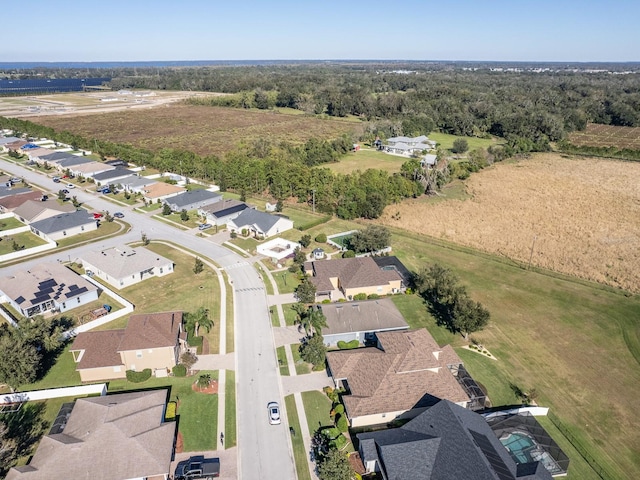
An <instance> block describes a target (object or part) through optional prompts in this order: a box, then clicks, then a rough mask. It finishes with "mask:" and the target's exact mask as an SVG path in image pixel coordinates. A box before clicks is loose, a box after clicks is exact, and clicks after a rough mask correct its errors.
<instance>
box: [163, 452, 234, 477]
mask: <svg viewBox="0 0 640 480" xmlns="http://www.w3.org/2000/svg"><path fill="white" fill-rule="evenodd" d="M194 455H204V456H205V458H216V457H217V458H219V459H220V477H219V478H220V479H223V480H224V479H226V480H235V479H237V478H238V448H237V447H233V448H229V449H227V450H208V451H206V452H183V453H176V458H175V459H174V460H173V461H172V462H171V470H170V471H171V478H173V473H174V472H175V471H176V466H177V465H178V462H181V461H182V460H186V459H188V458H189V457H192V456H194Z"/></svg>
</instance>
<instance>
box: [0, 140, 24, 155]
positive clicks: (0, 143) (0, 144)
mask: <svg viewBox="0 0 640 480" xmlns="http://www.w3.org/2000/svg"><path fill="white" fill-rule="evenodd" d="M19 141H20V139H19V138H18V137H0V152H8V151H9V147H8V145H11V144H12V143H14V142H19Z"/></svg>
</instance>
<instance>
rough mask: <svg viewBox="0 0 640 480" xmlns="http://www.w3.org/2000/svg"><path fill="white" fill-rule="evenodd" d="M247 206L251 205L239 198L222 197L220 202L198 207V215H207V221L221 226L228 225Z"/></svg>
mask: <svg viewBox="0 0 640 480" xmlns="http://www.w3.org/2000/svg"><path fill="white" fill-rule="evenodd" d="M247 208H250V207H249V205H247V204H246V203H244V202H241V201H239V200H233V199H222V200H221V201H219V202H216V203H213V204H210V205H205V206H204V207H201V208H198V215H200V216H201V217H205V218H206V219H207V223H211V224H212V225H216V226H220V225H226V224H227V223H228V222H229V220H233V219H234V218H236V217H237V216H238V215H240V214H241V213H242V212H243V211H244V210H246V209H247Z"/></svg>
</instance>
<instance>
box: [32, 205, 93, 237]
mask: <svg viewBox="0 0 640 480" xmlns="http://www.w3.org/2000/svg"><path fill="white" fill-rule="evenodd" d="M29 226H30V227H31V232H32V233H34V234H35V235H38V236H39V237H42V238H44V239H45V240H53V241H57V240H60V239H61V238H66V237H73V236H74V235H79V234H81V233H86V232H91V231H93V230H97V229H98V221H97V220H96V219H95V218H93V215H91V214H90V213H89V212H87V211H86V210H84V209H80V210H76V211H74V212H69V213H61V214H60V215H55V216H53V217H49V218H45V219H43V220H39V221H37V222H32V223H31V225H29Z"/></svg>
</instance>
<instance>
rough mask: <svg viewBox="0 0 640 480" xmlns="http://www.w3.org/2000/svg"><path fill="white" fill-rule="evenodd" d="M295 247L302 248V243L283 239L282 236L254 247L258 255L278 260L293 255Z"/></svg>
mask: <svg viewBox="0 0 640 480" xmlns="http://www.w3.org/2000/svg"><path fill="white" fill-rule="evenodd" d="M296 248H302V245H300V244H299V243H297V242H292V241H291V240H285V239H284V238H274V239H272V240H269V241H266V242H264V243H261V244H260V245H258V246H257V247H256V250H257V251H258V253H259V254H260V255H264V256H265V257H269V258H272V259H274V260H276V261H278V260H282V259H283V258H287V257H289V256H293V252H294V251H295V249H296Z"/></svg>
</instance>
